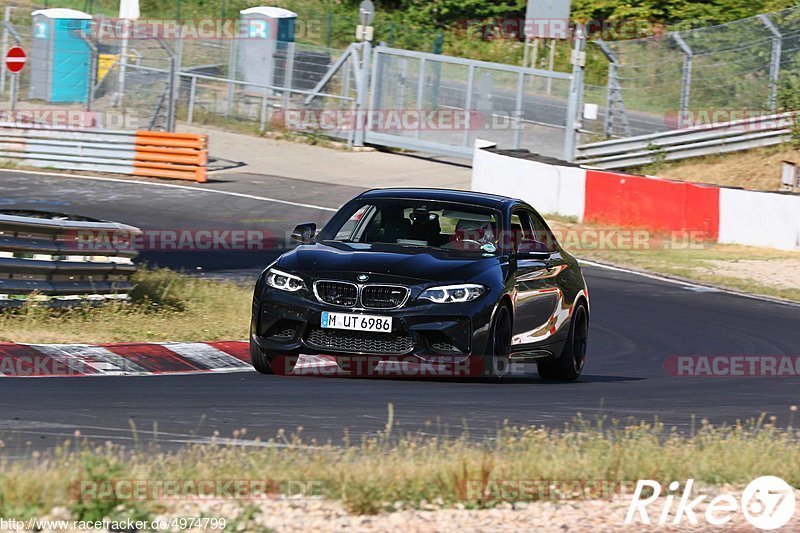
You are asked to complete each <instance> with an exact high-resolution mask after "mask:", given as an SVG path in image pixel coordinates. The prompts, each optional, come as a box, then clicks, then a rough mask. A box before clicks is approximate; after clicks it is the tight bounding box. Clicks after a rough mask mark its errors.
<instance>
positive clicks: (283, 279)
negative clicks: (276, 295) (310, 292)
mask: <svg viewBox="0 0 800 533" xmlns="http://www.w3.org/2000/svg"><path fill="white" fill-rule="evenodd" d="M266 277H267V285H269V286H270V287H272V288H273V289H278V290H280V291H288V292H297V291H299V290H300V289H305V288H306V284H305V282H304V281H303V278H300V277H298V276H295V275H294V274H287V273H286V272H283V271H281V270H278V269H277V268H270V269H269V271H267V276H266Z"/></svg>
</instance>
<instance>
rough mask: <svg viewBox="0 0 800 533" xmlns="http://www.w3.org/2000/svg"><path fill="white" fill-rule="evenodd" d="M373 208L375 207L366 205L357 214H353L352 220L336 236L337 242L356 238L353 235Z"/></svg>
mask: <svg viewBox="0 0 800 533" xmlns="http://www.w3.org/2000/svg"><path fill="white" fill-rule="evenodd" d="M372 207H373V206H371V205H364V206H362V207H360V208H359V209H358V210H357V211H356V212H355V213H353V215H352V216H351V217H350V219H349V220H348V221H347V222H345V223H344V225H343V226H342V227H341V229H339V232H338V233H337V234H336V237H334V240H337V241H349V240H352V239H353V238H354V235H353V233H354V232H355V230H356V228H357V227H358V225H359V223H360V222H361V219H362V218H363V217H364V215H366V214H367V212H368V211H369V210H370V209H372Z"/></svg>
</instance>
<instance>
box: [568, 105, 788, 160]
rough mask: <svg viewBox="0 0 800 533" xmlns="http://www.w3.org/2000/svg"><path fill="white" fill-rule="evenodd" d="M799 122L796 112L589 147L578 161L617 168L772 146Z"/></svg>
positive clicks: (631, 138) (784, 138) (583, 149)
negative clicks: (796, 121) (795, 122)
mask: <svg viewBox="0 0 800 533" xmlns="http://www.w3.org/2000/svg"><path fill="white" fill-rule="evenodd" d="M795 120H796V115H795V114H794V113H782V114H775V115H769V116H764V117H756V118H751V119H746V120H738V121H734V122H726V123H723V124H711V125H709V126H702V127H697V128H688V129H683V130H674V131H668V132H661V133H653V134H650V135H639V136H636V137H627V138H624V139H614V140H610V141H603V142H597V143H591V144H585V145H583V146H579V147H578V162H579V163H582V164H585V165H589V166H593V167H598V168H607V169H616V168H626V167H636V166H641V165H646V164H650V163H655V162H658V161H674V160H678V159H687V158H690V157H698V156H705V155H713V154H720V153H726V152H734V151H738V150H747V149H749V148H758V147H761V146H772V145H775V144H780V143H782V142H786V141H787V140H789V139H790V138H791V135H792V131H793V127H794V126H793V124H794V121H795Z"/></svg>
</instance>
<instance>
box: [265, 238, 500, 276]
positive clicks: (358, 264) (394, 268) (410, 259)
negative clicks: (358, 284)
mask: <svg viewBox="0 0 800 533" xmlns="http://www.w3.org/2000/svg"><path fill="white" fill-rule="evenodd" d="M499 264H500V258H499V257H495V256H483V255H481V254H480V253H475V254H464V253H463V252H462V253H458V252H448V251H445V250H437V249H433V248H422V247H405V246H398V245H386V244H381V245H369V244H360V243H340V242H326V243H316V244H306V245H301V246H298V247H297V248H295V249H294V250H292V251H291V252H287V253H286V254H284V255H283V256H281V258H280V259H279V260H278V262H277V264H276V267H277V268H280V269H282V270H288V271H290V272H295V273H298V274H308V275H312V276H315V277H316V276H319V275H325V276H333V275H336V277H338V278H340V279H349V278H352V277H353V276H355V275H357V274H373V275H378V276H380V277H387V276H390V277H401V278H406V279H413V280H419V281H433V282H440V281H444V282H449V281H454V282H459V281H467V280H469V279H470V278H472V277H473V276H475V275H477V274H478V273H479V272H481V271H483V270H485V269H487V268H490V267H492V266H495V265H499ZM373 281H377V279H375V280H373Z"/></svg>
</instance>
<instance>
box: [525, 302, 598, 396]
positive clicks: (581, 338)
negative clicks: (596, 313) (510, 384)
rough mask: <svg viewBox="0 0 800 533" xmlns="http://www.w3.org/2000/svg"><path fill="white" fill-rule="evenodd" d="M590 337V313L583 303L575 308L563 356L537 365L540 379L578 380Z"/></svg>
mask: <svg viewBox="0 0 800 533" xmlns="http://www.w3.org/2000/svg"><path fill="white" fill-rule="evenodd" d="M588 337H589V313H588V312H587V311H586V306H585V305H584V304H582V303H580V304H578V305H577V306H575V311H574V312H573V313H572V320H571V322H570V330H569V337H568V338H567V342H566V343H565V344H564V349H563V350H561V356H560V357H558V358H557V359H552V360H550V361H542V362H541V363H539V364H538V365H537V368H538V370H539V377H541V378H542V379H557V380H562V381H574V380H576V379H578V376H580V375H581V372H582V371H583V365H584V363H585V362H586V346H587V340H588Z"/></svg>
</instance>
